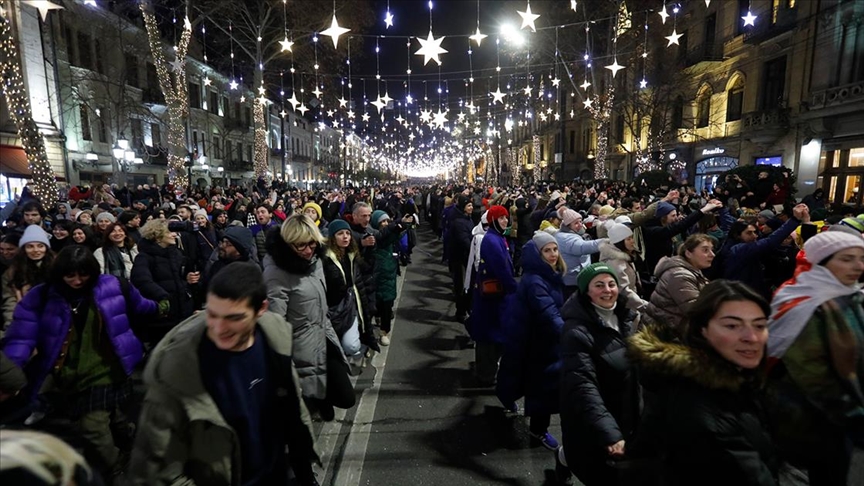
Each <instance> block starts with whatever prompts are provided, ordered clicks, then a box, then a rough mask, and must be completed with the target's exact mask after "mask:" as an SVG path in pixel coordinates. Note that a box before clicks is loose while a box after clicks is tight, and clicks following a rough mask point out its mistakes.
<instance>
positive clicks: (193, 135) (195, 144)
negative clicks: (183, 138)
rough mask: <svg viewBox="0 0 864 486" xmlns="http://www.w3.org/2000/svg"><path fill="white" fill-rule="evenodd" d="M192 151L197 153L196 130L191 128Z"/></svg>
mask: <svg viewBox="0 0 864 486" xmlns="http://www.w3.org/2000/svg"><path fill="white" fill-rule="evenodd" d="M192 153H193V154H194V153H199V151H198V132H197V131H195V130H192Z"/></svg>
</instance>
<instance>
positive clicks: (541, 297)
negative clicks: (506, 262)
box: [496, 241, 564, 415]
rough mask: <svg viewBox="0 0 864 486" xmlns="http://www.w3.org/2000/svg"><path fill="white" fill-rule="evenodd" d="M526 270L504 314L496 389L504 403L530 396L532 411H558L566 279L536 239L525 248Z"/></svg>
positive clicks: (527, 411)
mask: <svg viewBox="0 0 864 486" xmlns="http://www.w3.org/2000/svg"><path fill="white" fill-rule="evenodd" d="M522 270H523V273H522V279H521V280H520V281H519V286H518V287H517V289H516V293H515V294H514V295H513V298H512V299H511V300H510V301H509V303H508V307H507V312H506V313H505V314H504V319H503V320H504V323H503V332H504V336H505V339H504V354H503V356H502V357H501V363H500V366H499V369H498V383H497V389H496V391H497V393H498V397H499V398H500V399H501V402H502V403H512V402H515V401H516V400H517V399H518V398H520V397H522V396H524V397H525V414H526V415H531V414H532V413H548V414H552V413H558V406H559V387H560V384H561V345H560V342H561V331H562V330H563V329H564V320H563V319H562V318H561V306H562V305H564V283H563V281H562V280H561V274H560V273H557V272H556V271H555V270H554V269H553V268H552V267H551V266H550V265H549V264H548V263H546V262H545V261H544V260H543V258H542V256H541V255H540V251H539V250H538V249H537V245H536V244H534V242H533V241H529V242H528V243H526V244H525V246H523V247H522Z"/></svg>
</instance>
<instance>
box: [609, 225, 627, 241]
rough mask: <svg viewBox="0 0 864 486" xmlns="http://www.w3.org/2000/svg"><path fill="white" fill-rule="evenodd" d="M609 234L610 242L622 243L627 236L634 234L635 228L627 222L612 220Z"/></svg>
mask: <svg viewBox="0 0 864 486" xmlns="http://www.w3.org/2000/svg"><path fill="white" fill-rule="evenodd" d="M608 236H609V242H610V243H612V244H613V245H614V244H615V243H620V242H622V241H624V240H626V239H627V238H629V237H631V236H633V230H631V229H630V228H628V227H627V225H626V224H619V223H615V222H612V224H611V225H609V235H608Z"/></svg>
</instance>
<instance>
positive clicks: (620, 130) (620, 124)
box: [614, 114, 624, 143]
mask: <svg viewBox="0 0 864 486" xmlns="http://www.w3.org/2000/svg"><path fill="white" fill-rule="evenodd" d="M614 137H615V141H616V142H617V143H624V115H621V114H619V115H617V116H616V117H615V135H614Z"/></svg>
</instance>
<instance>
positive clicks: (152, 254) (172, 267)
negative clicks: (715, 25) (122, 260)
mask: <svg viewBox="0 0 864 486" xmlns="http://www.w3.org/2000/svg"><path fill="white" fill-rule="evenodd" d="M184 262H185V258H184V256H183V253H181V252H180V249H179V248H177V247H176V246H175V245H171V246H167V247H162V246H159V245H158V244H157V243H154V242H153V241H152V240H147V239H144V240H141V243H139V244H138V256H137V257H135V262H134V263H133V264H132V273H131V278H130V279H129V280H130V281H131V282H132V285H134V286H135V287H136V288H137V289H138V290H140V291H141V295H143V296H144V297H146V298H148V299H150V300H153V301H155V302H161V301H163V300H168V302H169V303H170V308H169V310H168V315H167V316H166V317H165V319H163V320H162V321H160V322H159V325H158V327H160V328H166V327H169V328H170V327H173V326H174V325H176V324H177V323H178V322H180V321H182V320H183V319H186V318H187V317H189V316H191V315H192V312H193V311H194V309H193V306H192V296H191V295H190V294H189V287H188V285H187V284H186V274H187V273H188V271H187V270H186V269H185V267H184Z"/></svg>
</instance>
